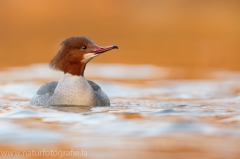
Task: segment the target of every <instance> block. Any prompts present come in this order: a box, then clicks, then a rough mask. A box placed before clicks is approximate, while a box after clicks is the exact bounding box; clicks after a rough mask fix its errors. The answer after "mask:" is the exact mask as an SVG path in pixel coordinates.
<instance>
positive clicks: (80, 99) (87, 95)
mask: <svg viewBox="0 0 240 159" xmlns="http://www.w3.org/2000/svg"><path fill="white" fill-rule="evenodd" d="M49 105H79V106H80V105H87V106H97V105H98V102H97V99H96V97H95V95H94V91H93V89H92V87H91V86H90V84H89V83H88V82H87V80H86V79H85V78H84V77H82V76H73V75H71V74H65V75H64V76H63V77H62V78H61V79H60V81H59V82H58V85H57V87H56V89H55V91H54V94H53V95H52V97H51V98H50V100H49Z"/></svg>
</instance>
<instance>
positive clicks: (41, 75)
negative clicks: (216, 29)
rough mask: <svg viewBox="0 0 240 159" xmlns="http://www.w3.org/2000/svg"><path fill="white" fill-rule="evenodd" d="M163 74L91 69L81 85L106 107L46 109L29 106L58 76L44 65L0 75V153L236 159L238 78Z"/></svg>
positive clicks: (128, 68)
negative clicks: (91, 86)
mask: <svg viewBox="0 0 240 159" xmlns="http://www.w3.org/2000/svg"><path fill="white" fill-rule="evenodd" d="M94 68H97V69H98V71H96V69H94ZM138 69H140V70H143V71H144V72H146V74H143V73H142V74H141V75H140V74H139V73H138V71H137V70H138ZM129 72H131V73H129ZM166 73H167V70H164V69H163V68H158V67H154V66H148V65H146V66H125V65H111V66H109V65H102V64H94V65H90V66H89V67H88V68H87V72H86V78H88V79H91V80H94V81H95V82H96V83H98V84H99V85H100V86H101V87H102V89H103V90H104V91H105V92H106V93H107V94H108V96H109V97H110V99H111V106H109V107H87V106H85V107H76V106H63V107H61V106H52V107H49V108H44V107H38V106H32V105H29V99H30V98H31V97H32V96H33V94H34V93H35V92H36V91H37V89H38V88H39V87H40V86H41V85H42V84H44V83H46V82H48V81H52V80H56V81H57V80H58V79H59V78H60V77H61V76H62V73H60V72H55V71H51V70H49V69H48V68H47V66H46V64H40V65H32V66H26V67H21V68H10V69H7V70H4V71H1V72H0V88H1V89H0V119H1V120H0V125H1V126H0V149H1V150H11V151H13V150H22V151H26V150H38V151H41V150H43V149H46V150H49V151H50V150H57V151H60V150H66V151H69V150H71V149H74V150H79V151H80V150H84V151H87V156H85V157H86V158H122V157H125V158H146V157H147V158H159V157H163V158H239V157H240V148H239V147H240V109H239V108H240V105H239V93H240V91H239V90H240V80H239V75H238V74H237V73H236V74H237V75H238V76H235V78H234V79H233V78H228V77H227V76H228V75H229V73H227V72H226V76H225V77H226V78H222V79H215V80H166V79H164V77H165V75H166ZM236 77H237V78H236ZM38 157H40V156H38ZM56 157H58V158H59V156H56ZM9 158H10V157H9ZM22 158H28V157H27V156H22ZM68 158H69V157H68ZM70 158H78V157H76V156H70Z"/></svg>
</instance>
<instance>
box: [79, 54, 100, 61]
mask: <svg viewBox="0 0 240 159" xmlns="http://www.w3.org/2000/svg"><path fill="white" fill-rule="evenodd" d="M95 56H98V54H95V53H87V54H84V55H83V59H82V60H81V62H82V63H87V62H89V61H90V60H91V59H93V58H94V57H95Z"/></svg>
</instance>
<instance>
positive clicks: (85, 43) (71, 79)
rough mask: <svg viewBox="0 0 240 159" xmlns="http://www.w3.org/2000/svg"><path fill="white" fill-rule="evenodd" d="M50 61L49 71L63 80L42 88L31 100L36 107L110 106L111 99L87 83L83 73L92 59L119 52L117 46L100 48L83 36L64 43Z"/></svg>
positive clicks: (99, 89) (31, 103) (93, 85)
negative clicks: (58, 73) (61, 74)
mask: <svg viewBox="0 0 240 159" xmlns="http://www.w3.org/2000/svg"><path fill="white" fill-rule="evenodd" d="M60 46H61V48H60V50H59V51H58V53H57V54H56V55H55V56H54V57H53V59H52V60H51V61H50V63H49V65H50V68H51V69H53V70H59V71H62V72H63V73H64V75H63V76H62V77H61V79H60V80H59V81H58V82H57V81H52V82H48V83H46V84H44V85H42V86H41V87H40V88H39V89H38V90H37V92H36V94H35V95H34V96H33V97H32V98H31V100H30V105H35V106H61V105H64V106H68V105H70V106H110V100H109V98H108V96H107V95H106V94H105V93H104V92H103V91H102V89H101V87H100V86H99V85H98V84H96V83H95V82H93V81H90V80H86V78H85V77H84V70H85V68H86V65H87V63H88V62H89V61H91V60H92V59H93V58H95V57H97V56H99V55H101V54H102V53H105V52H107V51H110V50H112V49H118V46H116V45H110V46H98V45H96V44H95V43H94V42H93V41H92V40H91V39H90V38H88V37H84V36H77V37H70V38H68V39H66V40H64V41H63V42H62V43H61V45H60Z"/></svg>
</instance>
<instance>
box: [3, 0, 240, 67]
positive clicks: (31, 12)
mask: <svg viewBox="0 0 240 159" xmlns="http://www.w3.org/2000/svg"><path fill="white" fill-rule="evenodd" d="M0 3H1V5H0V20H1V25H0V59H1V62H0V67H5V66H20V65H26V64H33V63H42V62H49V61H50V59H51V58H52V57H53V56H54V54H55V53H56V52H57V51H58V49H59V44H60V43H61V41H62V40H64V39H65V38H68V37H71V36H88V37H90V38H91V39H92V40H93V41H94V42H95V43H96V44H98V45H111V44H117V45H118V46H119V50H115V51H112V52H108V53H106V54H104V55H101V56H100V57H98V58H96V59H94V60H93V61H92V62H98V63H127V64H154V65H158V66H166V67H181V68H218V69H232V70H240V64H239V63H240V1H238V0H228V1H224V0H216V1H214V0H210V1H200V0H181V1H179V0H148V1H145V0H121V1H118V0H101V1H99V0H91V1H89V0H51V1H47V0H34V1H32V0H8V1H3V0H2V1H1V2H0Z"/></svg>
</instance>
